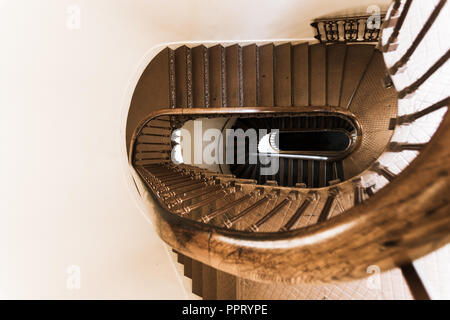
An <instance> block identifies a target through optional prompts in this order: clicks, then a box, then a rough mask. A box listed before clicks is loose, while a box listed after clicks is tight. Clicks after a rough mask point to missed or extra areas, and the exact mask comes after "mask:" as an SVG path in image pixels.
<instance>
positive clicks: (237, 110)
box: [128, 106, 362, 165]
mask: <svg viewBox="0 0 450 320" xmlns="http://www.w3.org/2000/svg"><path fill="white" fill-rule="evenodd" d="M270 113H273V114H280V113H333V114H334V115H339V114H341V115H343V116H346V117H347V118H348V120H350V121H351V122H352V125H353V126H354V128H355V129H356V135H357V139H356V142H355V143H354V144H353V147H352V150H351V151H353V150H355V149H356V148H357V147H358V146H359V144H360V143H361V139H360V138H361V135H362V130H361V124H360V123H359V121H358V120H357V118H356V116H355V115H354V114H353V113H352V112H350V111H348V110H343V109H340V108H337V107H332V106H325V107H314V106H306V107H292V106H288V107H227V108H173V109H160V110H157V111H153V112H151V113H150V114H148V115H147V116H146V117H145V118H144V119H143V120H141V122H140V123H139V125H138V126H137V127H136V128H135V130H134V131H133V135H132V136H131V141H130V151H129V154H128V161H129V163H130V165H133V155H134V150H135V144H136V139H137V138H138V136H139V134H140V133H141V131H142V129H143V128H144V127H145V125H146V124H147V123H149V122H150V121H152V120H154V119H156V118H158V117H161V116H186V115H191V116H195V115H197V116H201V115H205V116H207V115H217V114H220V115H222V116H226V115H229V116H233V115H242V114H255V115H256V114H270ZM351 151H349V152H348V153H351Z"/></svg>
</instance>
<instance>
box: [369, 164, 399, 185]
mask: <svg viewBox="0 0 450 320" xmlns="http://www.w3.org/2000/svg"><path fill="white" fill-rule="evenodd" d="M373 171H375V172H376V173H378V174H379V175H381V176H383V177H385V178H386V179H387V180H388V181H389V182H392V180H394V178H395V177H396V174H395V173H393V172H392V171H390V170H389V169H388V168H386V167H384V166H382V165H381V164H380V163H378V162H377V163H375V164H374V165H373Z"/></svg>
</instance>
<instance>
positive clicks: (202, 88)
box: [191, 46, 208, 108]
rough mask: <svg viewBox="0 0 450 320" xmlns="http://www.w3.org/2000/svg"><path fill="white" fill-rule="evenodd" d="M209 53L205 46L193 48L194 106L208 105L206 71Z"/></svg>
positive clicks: (202, 106)
mask: <svg viewBox="0 0 450 320" xmlns="http://www.w3.org/2000/svg"><path fill="white" fill-rule="evenodd" d="M206 55H207V49H206V47H205V46H197V47H194V48H192V49H191V57H192V91H193V94H192V96H193V107H196V108H204V107H206V106H207V103H206V99H207V92H206V90H207V88H208V86H206V85H205V82H206V71H207V65H206V63H207V61H205V56H206Z"/></svg>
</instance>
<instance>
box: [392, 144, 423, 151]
mask: <svg viewBox="0 0 450 320" xmlns="http://www.w3.org/2000/svg"><path fill="white" fill-rule="evenodd" d="M425 146H426V143H399V142H391V143H390V144H389V146H388V150H389V151H391V152H402V151H405V150H411V151H420V150H422V149H423V148H424V147H425Z"/></svg>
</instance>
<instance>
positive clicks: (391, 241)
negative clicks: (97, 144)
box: [137, 107, 450, 283]
mask: <svg viewBox="0 0 450 320" xmlns="http://www.w3.org/2000/svg"><path fill="white" fill-rule="evenodd" d="M290 108H291V110H292V109H294V108H292V107H290ZM252 110H254V109H252ZM171 111H174V110H171ZM277 111H279V112H280V111H281V110H280V109H277ZM165 112H166V111H164V110H162V111H161V113H165ZM179 112H180V113H182V112H183V111H179ZM156 113H158V112H156ZM448 141H450V117H449V116H448V115H447V116H446V117H445V118H444V119H443V121H442V123H441V125H440V127H439V129H438V130H437V131H436V133H435V134H434V136H433V137H432V139H431V140H430V142H429V143H428V144H427V145H426V147H425V148H424V150H423V153H421V154H420V155H419V156H418V157H417V158H416V159H415V160H414V161H413V162H412V163H411V164H410V166H409V167H407V168H406V169H405V170H404V171H403V172H402V173H401V174H399V175H398V176H397V177H396V179H395V180H393V181H392V182H391V183H390V184H388V185H387V186H385V187H384V188H383V189H381V190H380V191H378V192H377V193H375V194H374V195H373V196H372V197H371V198H369V199H368V200H366V201H364V202H363V203H361V204H359V205H358V206H355V207H353V208H352V209H350V210H348V211H347V212H345V213H344V214H342V215H339V216H337V217H332V218H331V219H329V220H326V221H324V222H323V223H320V224H317V225H313V226H309V227H306V228H302V229H296V230H291V231H282V232H274V233H265V232H259V233H250V232H244V231H237V230H229V229H226V228H222V227H218V226H211V225H206V224H203V223H200V222H197V221H194V220H189V219H184V218H182V217H179V216H177V215H174V214H172V213H170V212H169V211H168V210H166V209H164V207H163V206H162V204H161V203H160V205H159V206H155V205H154V203H155V202H157V201H159V200H158V199H157V198H156V197H154V195H153V194H152V193H151V192H149V191H148V189H146V188H147V187H146V186H145V184H142V183H141V181H140V180H139V179H137V180H139V181H137V183H138V184H142V186H141V188H142V189H143V190H147V192H144V193H143V197H144V200H145V201H146V203H147V204H148V205H150V206H151V207H152V210H149V212H151V218H152V220H153V222H154V226H155V228H156V230H157V232H158V234H159V236H160V237H161V238H162V239H163V240H164V241H165V242H166V243H167V244H168V245H170V246H171V247H173V248H174V249H175V250H177V251H178V252H180V253H182V254H183V255H186V256H189V257H192V258H195V259H196V260H199V261H201V262H203V263H205V264H208V265H211V266H213V267H215V268H218V269H219V270H222V271H225V272H228V273H231V274H233V275H236V276H239V277H245V278H248V279H253V280H260V281H277V282H285V283H313V282H316V283H317V282H333V281H338V280H339V281H345V280H352V279H357V278H362V277H365V276H367V273H366V268H367V267H368V266H370V265H377V266H379V267H380V268H381V270H387V269H390V268H394V267H397V266H400V265H403V264H405V263H409V262H410V261H412V260H414V259H417V258H420V257H421V256H423V255H425V254H427V253H429V252H431V251H434V250H436V249H438V248H439V247H441V246H443V245H445V244H446V243H448V242H449V241H450V203H449V202H450V199H449V192H448V191H449V190H450V147H449V146H448ZM349 183H352V182H349Z"/></svg>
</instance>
